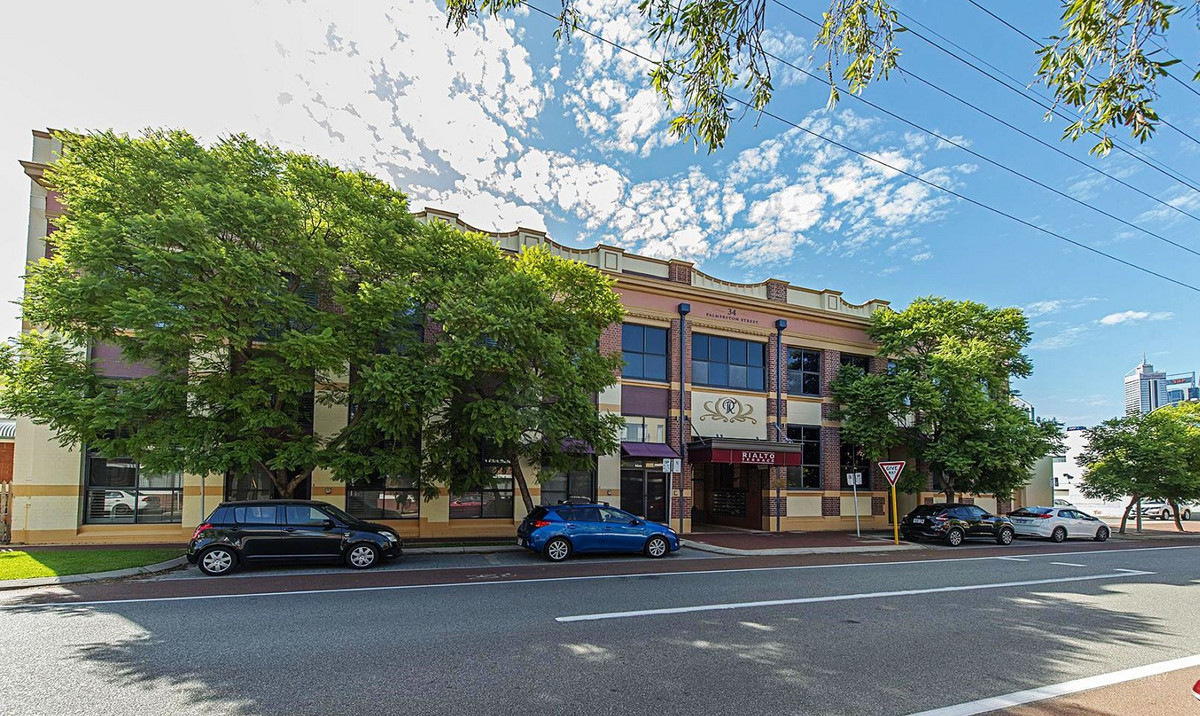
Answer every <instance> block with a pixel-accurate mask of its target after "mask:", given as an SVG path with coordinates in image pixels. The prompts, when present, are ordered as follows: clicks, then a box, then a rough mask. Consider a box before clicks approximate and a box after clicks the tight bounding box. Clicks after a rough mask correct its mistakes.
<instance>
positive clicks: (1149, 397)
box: [1125, 356, 1167, 415]
mask: <svg viewBox="0 0 1200 716" xmlns="http://www.w3.org/2000/svg"><path fill="white" fill-rule="evenodd" d="M1166 403H1167V374H1166V373H1162V372H1158V371H1155V370H1154V366H1152V365H1150V364H1149V363H1147V362H1146V358H1145V357H1144V356H1143V357H1142V362H1141V363H1140V364H1138V365H1137V366H1136V367H1135V368H1134V369H1133V370H1131V371H1129V372H1128V373H1126V374H1125V414H1126V415H1133V414H1135V413H1142V414H1145V413H1149V412H1150V411H1151V410H1156V409H1158V408H1161V407H1162V406H1163V405H1166Z"/></svg>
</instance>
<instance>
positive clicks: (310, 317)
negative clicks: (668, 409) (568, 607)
mask: <svg viewBox="0 0 1200 716" xmlns="http://www.w3.org/2000/svg"><path fill="white" fill-rule="evenodd" d="M60 139H61V140H62V141H63V147H64V149H63V153H62V157H61V159H60V160H59V161H58V162H57V163H56V164H55V165H53V167H52V168H51V170H50V172H49V173H48V177H49V180H50V182H51V183H52V184H53V186H54V187H55V188H56V189H57V190H58V191H60V192H61V198H62V201H63V203H64V205H65V207H66V217H65V218H64V219H62V220H61V221H60V222H59V230H58V231H56V232H55V233H53V234H52V235H51V236H50V237H48V239H47V242H48V245H49V247H50V248H51V249H52V258H49V259H43V260H40V261H38V262H37V263H36V264H35V265H33V266H32V267H31V268H30V271H29V275H28V276H27V279H26V295H25V299H24V301H23V304H22V307H23V309H24V317H25V318H26V319H27V320H28V321H29V322H30V323H31V324H33V325H34V326H37V329H36V330H32V331H29V332H27V333H24V334H23V335H22V336H21V337H20V339H19V341H18V343H17V344H15V345H8V346H5V347H3V349H2V351H3V352H2V353H0V381H3V385H4V390H3V391H2V392H0V410H3V411H4V412H6V413H9V414H13V415H25V416H29V417H30V418H32V419H33V420H34V421H35V422H38V423H42V424H46V425H48V426H49V427H51V428H52V429H53V430H55V431H56V432H57V433H58V435H59V439H60V440H61V442H62V443H63V444H64V445H66V444H85V445H88V446H90V447H93V448H96V449H98V450H99V451H101V452H102V453H104V454H108V455H125V456H130V457H133V458H135V459H137V460H138V461H139V462H141V463H142V464H143V465H144V466H145V467H146V469H148V470H151V471H159V472H166V471H184V472H189V473H195V474H214V473H215V474H226V473H228V474H233V475H245V474H250V473H252V472H257V473H259V474H266V475H269V476H270V477H271V479H272V480H273V482H274V484H275V486H276V488H277V489H278V491H279V493H280V494H283V495H291V494H292V491H293V490H294V489H295V487H296V486H297V485H299V484H301V483H302V482H303V481H304V480H305V479H306V478H307V477H309V476H310V475H311V474H312V472H313V470H315V469H317V468H319V467H324V468H330V469H332V470H333V472H334V474H335V476H336V477H337V478H338V479H341V480H345V481H350V482H353V481H358V480H364V479H369V478H372V477H374V476H377V475H381V474H383V475H398V474H408V475H415V474H417V473H418V472H424V477H425V483H424V484H425V487H426V489H427V491H429V492H430V493H433V492H436V485H435V484H434V483H436V482H437V481H441V482H442V483H443V484H446V485H449V486H450V487H451V489H456V490H457V489H465V488H466V487H469V486H471V485H475V484H479V483H480V482H481V481H482V480H483V479H484V474H483V473H484V471H483V470H482V468H481V466H480V460H479V457H480V450H479V447H480V445H481V444H482V441H483V440H484V439H485V438H487V437H490V436H496V437H497V439H498V440H499V446H500V448H501V449H503V450H504V451H505V454H506V455H511V456H516V455H521V456H524V457H527V458H528V459H529V460H531V461H534V462H535V463H539V464H540V463H541V462H546V463H549V464H551V465H561V464H566V463H568V462H571V461H572V460H573V459H575V458H573V457H571V453H569V452H568V451H566V450H564V449H563V441H565V440H566V439H568V438H572V439H576V440H582V441H586V442H587V443H589V444H591V445H593V446H595V448H596V449H597V450H600V451H606V452H607V451H611V450H612V449H615V440H616V432H617V429H618V427H619V426H618V425H617V423H618V422H619V420H616V419H614V418H612V417H603V418H602V417H599V416H598V414H597V411H596V408H595V405H594V404H593V403H592V396H594V395H595V393H596V392H598V391H599V390H601V389H602V388H603V387H604V386H606V385H609V384H611V383H612V382H614V381H615V377H614V370H615V363H614V360H616V359H614V358H612V357H606V356H602V355H600V353H599V349H598V347H597V346H598V339H599V335H600V332H601V331H603V329H604V328H605V327H606V326H608V325H610V324H612V323H615V322H619V321H620V316H621V308H620V303H619V300H618V299H617V297H616V295H615V293H614V292H613V291H612V289H611V286H610V284H609V281H608V280H607V279H605V278H604V277H603V276H602V275H601V274H600V273H599V272H597V271H595V270H593V269H590V268H588V267H586V266H583V265H581V264H576V263H573V262H570V261H567V260H565V259H560V258H556V257H554V256H551V255H549V254H548V253H546V252H544V251H537V250H533V251H526V252H524V253H522V254H521V255H520V256H519V257H516V258H515V259H514V258H511V257H509V256H507V255H505V254H504V252H502V251H501V250H500V249H499V247H497V246H496V244H495V243H494V242H492V241H490V240H488V239H487V238H486V237H484V236H482V235H477V234H470V235H465V234H462V233H461V232H458V231H456V230H454V229H452V228H450V227H449V226H446V225H444V224H441V223H434V224H430V225H422V224H419V223H417V222H416V220H415V219H414V218H413V217H412V216H411V215H410V214H409V212H408V207H407V204H406V202H405V199H404V197H403V195H402V194H400V193H399V192H397V191H395V190H394V189H392V188H390V187H388V186H387V185H386V184H384V183H382V182H380V181H379V180H377V179H375V178H373V177H371V176H369V175H366V174H362V173H356V172H345V171H342V170H340V169H337V168H336V167H333V166H330V165H329V164H326V163H325V162H322V161H320V160H317V159H314V158H312V157H308V156H304V155H299V154H293V153H289V152H284V151H281V150H279V149H277V148H274V147H270V146H266V145H262V144H259V143H257V142H254V141H252V140H250V139H248V138H246V137H243V136H233V137H229V138H226V139H222V140H221V141H219V142H217V143H216V144H215V145H213V146H212V147H207V148H206V147H204V146H202V145H200V144H199V143H198V142H197V141H196V140H195V139H194V138H193V137H191V136H189V135H188V134H186V133H183V132H163V131H156V132H149V133H147V134H145V135H144V136H142V137H139V138H129V137H126V136H121V135H116V134H112V133H100V134H94V135H77V134H69V133H64V134H61V135H60ZM426 339H428V340H426ZM97 344H111V345H114V346H116V347H117V348H119V350H120V353H121V354H122V355H123V357H124V359H125V360H126V361H127V362H129V363H133V364H139V365H141V366H145V367H148V368H149V370H145V371H142V372H144V373H146V374H145V375H143V376H142V377H135V378H130V379H121V380H114V379H110V378H106V377H104V376H101V375H97V373H96V371H95V370H94V366H93V363H92V361H91V360H90V352H89V350H90V348H91V347H92V346H94V345H97ZM314 386H315V389H314ZM314 403H315V404H319V405H326V406H337V407H338V408H340V409H343V410H346V409H347V406H348V409H349V412H350V415H351V417H350V419H349V420H348V423H347V425H346V426H345V427H344V428H342V429H340V430H336V431H334V432H333V433H332V434H323V433H322V431H321V430H320V429H319V426H317V427H318V429H316V430H314V425H313V413H312V410H313V405H314ZM423 433H427V437H426V439H425V440H424V443H425V447H424V449H423V450H422V446H421V443H422V442H423V441H422V434H423ZM422 467H424V470H422Z"/></svg>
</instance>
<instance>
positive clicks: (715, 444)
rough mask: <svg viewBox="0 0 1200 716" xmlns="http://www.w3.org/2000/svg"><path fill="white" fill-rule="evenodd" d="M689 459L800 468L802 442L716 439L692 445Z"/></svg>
mask: <svg viewBox="0 0 1200 716" xmlns="http://www.w3.org/2000/svg"><path fill="white" fill-rule="evenodd" d="M688 460H689V461H690V462H716V463H723V464H726V465H764V466H768V467H800V464H801V454H800V445H799V444H798V443H780V442H771V441H767V440H732V439H720V438H713V439H711V440H700V441H697V442H694V443H691V444H689V445H688Z"/></svg>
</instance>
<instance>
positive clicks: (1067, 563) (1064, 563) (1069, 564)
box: [1050, 562, 1124, 571]
mask: <svg viewBox="0 0 1200 716" xmlns="http://www.w3.org/2000/svg"><path fill="white" fill-rule="evenodd" d="M1050 564H1057V565H1058V566H1060V567H1086V566H1087V565H1086V564H1076V563H1075V562H1051V563H1050ZM1122 571H1124V570H1122Z"/></svg>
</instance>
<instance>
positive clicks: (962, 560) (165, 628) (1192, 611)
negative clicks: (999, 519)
mask: <svg viewBox="0 0 1200 716" xmlns="http://www.w3.org/2000/svg"><path fill="white" fill-rule="evenodd" d="M1143 544H1145V543H1143ZM685 554H686V553H685ZM833 557H841V558H842V559H840V560H835V559H833V558H830V557H823V558H821V559H816V558H812V559H807V560H801V559H796V558H792V559H790V560H789V559H763V558H722V559H709V558H705V559H701V558H694V557H693V556H677V557H672V558H670V559H668V560H662V561H656V562H651V561H647V560H642V559H605V560H575V561H572V562H570V563H567V564H564V565H546V564H542V563H534V562H531V561H528V560H527V561H526V562H525V563H523V564H522V563H518V562H515V561H514V562H512V564H509V558H507V557H506V558H504V559H503V560H502V561H503V564H502V565H499V566H494V567H490V569H491V570H492V571H488V569H489V568H488V567H487V566H486V565H477V564H475V563H472V564H470V565H469V566H468V567H467V568H462V569H439V568H432V567H431V568H427V569H404V570H393V571H391V572H387V573H383V572H380V573H375V574H367V575H364V574H360V573H349V572H344V571H343V572H338V571H334V570H330V571H321V570H310V571H298V572H295V573H292V574H287V573H284V574H283V575H280V574H278V573H277V572H278V570H271V571H265V572H262V573H258V574H256V573H253V572H249V573H246V574H247V575H248V576H244V577H241V578H238V579H200V580H195V579H180V578H173V579H169V580H162V579H160V580H147V581H142V582H133V583H129V582H126V583H119V584H108V585H80V586H78V587H75V588H72V589H66V588H55V589H42V590H30V591H22V592H15V593H8V594H4V595H0V660H2V663H3V665H4V666H3V668H2V669H0V713H14V714H89V715H90V714H137V713H140V714H175V715H182V714H295V715H302V714H320V715H321V716H330V715H335V714H354V715H358V714H364V715H365V714H460V713H471V714H493V713H502V714H506V715H515V714H523V713H531V714H621V715H623V716H624V715H627V714H644V713H645V714H689V715H691V714H734V713H737V714H911V713H917V712H922V711H926V710H932V709H938V708H943V707H953V706H954V705H956V704H963V703H967V702H973V701H976V700H979V699H985V698H990V697H995V696H997V695H1002V694H1008V693H1012V692H1020V691H1023V690H1028V689H1036V688H1039V687H1044V686H1048V685H1052V684H1058V683H1061V682H1068V681H1071V680H1076V679H1080V678H1084V677H1091V676H1097V675H1101V674H1107V673H1109V672H1114V671H1118V670H1122V669H1130V668H1132V667H1139V666H1143V665H1146V664H1152V663H1156V662H1163V661H1167V660H1173V659H1179V658H1181V657H1190V656H1194V655H1196V654H1197V653H1200V619H1198V615H1200V545H1173V546H1166V545H1163V546H1158V545H1154V546H1151V547H1150V548H1141V549H1129V548H1128V545H1114V544H1112V543H1110V544H1109V545H1108V546H1107V547H1101V546H1094V545H1074V546H1072V547H1070V548H1066V549H1064V548H1063V547H1062V546H1060V545H1056V546H1054V547H1053V548H1052V547H1040V546H1039V547H1037V548H1028V549H1008V550H1005V549H991V548H986V549H985V548H977V549H974V550H961V551H958V552H948V551H944V550H939V551H937V552H931V553H915V554H914V553H904V554H893V555H887V556H886V557H885V556H882V555H881V556H876V557H873V556H870V555H867V556H855V558H854V559H846V558H847V557H849V555H835V556H833ZM835 561H836V562H837V563H834V562H835ZM451 563H453V562H452V561H451ZM184 574H185V576H194V572H192V573H191V574H188V573H184ZM1178 680H1179V679H1174V680H1172V679H1167V678H1164V679H1161V680H1160V681H1161V683H1163V684H1167V683H1174V681H1178ZM1126 691H1129V689H1124V690H1122V689H1117V690H1116V691H1115V692H1116V693H1124V692H1126ZM1157 696H1161V697H1162V698H1163V699H1165V700H1166V701H1165V702H1164V703H1166V704H1167V705H1166V706H1165V707H1164V708H1165V709H1166V710H1156V712H1157V713H1167V714H1170V713H1174V712H1172V711H1171V710H1170V708H1173V707H1174V706H1178V708H1179V709H1180V710H1179V711H1178V713H1181V714H1182V713H1192V712H1196V713H1200V702H1197V701H1195V699H1194V698H1193V697H1192V696H1191V694H1190V692H1189V693H1181V694H1179V696H1178V698H1175V697H1174V696H1173V695H1172V694H1169V693H1165V692H1161V691H1160V692H1156V697H1157ZM1128 708H1129V710H1126V709H1125V707H1118V706H1115V705H1114V710H1112V711H1110V713H1114V714H1117V713H1129V714H1137V713H1143V711H1142V710H1141V709H1140V708H1138V707H1137V706H1136V705H1133V704H1131V705H1129V707H1128ZM947 713H953V712H952V711H948V712H947ZM957 713H970V711H969V710H966V711H961V710H960V711H959V712H957ZM1014 713H1015V712H1014ZM1021 713H1040V712H1035V711H1022V712H1021Z"/></svg>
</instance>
